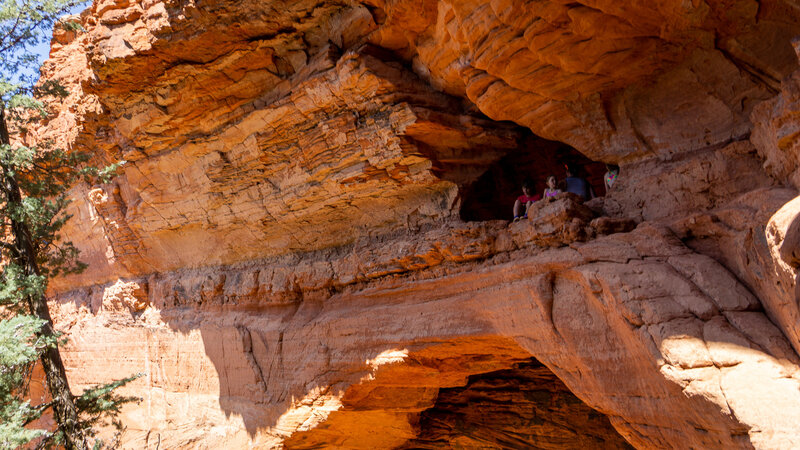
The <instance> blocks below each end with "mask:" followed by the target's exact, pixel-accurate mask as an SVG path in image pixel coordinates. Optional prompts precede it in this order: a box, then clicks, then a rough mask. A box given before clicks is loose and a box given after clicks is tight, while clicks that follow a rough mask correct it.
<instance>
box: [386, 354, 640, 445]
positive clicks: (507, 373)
mask: <svg viewBox="0 0 800 450" xmlns="http://www.w3.org/2000/svg"><path fill="white" fill-rule="evenodd" d="M417 429H418V434H417V437H416V438H415V439H412V440H410V441H408V442H406V444H405V445H403V446H402V447H401V448H404V449H412V448H413V449H434V448H575V449H578V448H607V449H612V448H613V449H620V448H633V447H631V445H630V444H628V442H626V441H625V439H624V438H623V437H622V436H621V435H620V434H619V433H618V432H617V430H616V429H615V428H614V427H613V426H612V425H611V422H610V421H609V419H608V417H607V416H605V415H604V414H602V413H600V412H598V411H596V410H594V409H592V408H590V407H589V406H588V405H586V404H585V403H583V402H582V401H581V400H580V399H579V398H578V397H576V396H575V394H573V393H572V392H570V390H569V389H568V388H567V386H566V385H564V383H563V382H562V381H561V380H560V379H558V377H556V376H555V374H554V373H553V372H551V371H550V370H549V369H548V368H547V367H545V366H544V365H543V364H542V363H540V362H538V361H537V360H536V359H533V358H531V359H530V360H528V361H526V362H522V363H518V364H515V365H514V367H513V368H511V369H506V370H498V371H495V372H489V373H483V374H479V375H472V376H470V377H469V379H468V382H467V385H466V386H463V387H455V388H446V389H440V390H439V395H438V397H437V399H436V403H435V404H434V405H433V407H431V408H429V409H427V410H424V411H422V413H421V414H420V416H419V422H418V424H417Z"/></svg>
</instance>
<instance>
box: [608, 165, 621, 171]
mask: <svg viewBox="0 0 800 450" xmlns="http://www.w3.org/2000/svg"><path fill="white" fill-rule="evenodd" d="M606 170H607V171H609V172H614V173H619V166H618V165H616V164H606Z"/></svg>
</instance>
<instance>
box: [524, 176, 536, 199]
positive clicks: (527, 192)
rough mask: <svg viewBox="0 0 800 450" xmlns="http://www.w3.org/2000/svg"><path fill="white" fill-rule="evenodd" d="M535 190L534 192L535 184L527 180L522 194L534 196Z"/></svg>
mask: <svg viewBox="0 0 800 450" xmlns="http://www.w3.org/2000/svg"><path fill="white" fill-rule="evenodd" d="M533 190H534V183H533V181H532V180H525V182H524V183H522V193H523V194H525V195H527V196H531V195H533Z"/></svg>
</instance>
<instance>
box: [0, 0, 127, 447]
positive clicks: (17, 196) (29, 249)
mask: <svg viewBox="0 0 800 450" xmlns="http://www.w3.org/2000/svg"><path fill="white" fill-rule="evenodd" d="M79 3H81V2H75V1H69V0H47V1H24V0H23V1H18V0H3V1H2V3H1V4H0V54H1V55H2V59H1V60H0V69H2V72H0V73H1V74H2V75H0V265H1V266H2V274H0V448H15V447H17V446H20V445H24V444H26V443H28V442H31V441H32V440H34V439H37V438H38V439H39V441H38V442H37V446H41V447H50V446H63V447H65V448H67V449H84V448H88V445H89V444H90V441H91V440H92V438H93V437H94V436H95V434H94V431H93V427H94V426H95V425H97V424H98V422H100V421H102V420H106V419H108V420H110V421H111V422H112V423H114V424H115V425H117V426H118V427H121V424H119V422H117V421H116V419H115V415H116V413H117V412H118V411H119V407H120V405H121V404H124V403H126V402H129V401H132V400H134V399H131V398H125V397H120V396H118V395H116V394H115V393H114V389H115V388H117V387H118V386H120V385H122V384H124V383H127V382H128V381H130V380H131V379H133V378H129V379H125V380H120V381H117V382H114V383H111V384H108V385H104V386H99V387H96V388H94V389H90V390H88V391H86V392H84V394H83V395H81V396H79V397H75V396H73V394H72V392H71V391H70V388H69V382H68V380H67V376H66V372H65V370H64V365H63V363H62V361H61V355H60V353H59V349H58V345H59V344H60V341H61V339H62V338H61V337H60V336H59V334H58V333H57V332H56V331H55V330H54V328H53V322H52V319H51V317H50V312H49V310H48V307H47V300H46V298H45V292H46V289H47V282H48V279H49V278H51V277H54V276H58V275H65V274H70V273H76V272H80V271H81V270H83V268H84V265H83V264H82V263H80V262H79V261H78V260H77V256H78V251H77V249H76V248H75V247H74V246H73V245H72V244H71V243H70V242H66V241H64V240H63V239H61V236H60V235H59V230H60V229H61V228H62V226H63V225H64V223H65V222H66V221H67V220H69V216H68V215H66V214H65V212H64V211H65V208H66V207H67V205H68V204H69V198H68V197H67V195H66V192H67V190H68V189H69V187H70V186H71V185H72V184H73V183H75V182H76V181H78V180H80V179H82V180H85V181H98V180H100V181H102V180H103V179H104V178H107V177H108V176H109V175H110V174H112V173H113V172H114V170H115V169H116V167H115V166H112V167H109V168H106V169H104V170H98V169H95V168H92V167H89V166H86V164H85V163H86V161H87V159H88V158H87V156H86V155H85V154H81V153H77V152H65V151H62V150H60V149H55V148H52V146H51V145H49V144H48V143H40V144H39V145H38V146H36V147H32V146H26V145H23V144H22V140H21V136H22V135H24V133H25V131H26V128H27V127H28V126H29V125H30V124H31V123H32V122H34V121H36V120H41V119H42V118H44V117H45V116H46V113H45V108H44V107H43V104H42V103H41V102H40V99H42V98H43V97H46V96H55V97H59V96H64V95H65V94H66V92H65V90H64V89H63V88H62V87H61V86H60V85H59V83H58V82H57V81H55V80H50V81H46V82H43V83H40V84H34V82H33V79H34V78H35V75H34V73H33V71H31V70H30V69H31V68H33V67H35V66H36V63H37V62H36V56H35V55H34V54H32V53H31V48H32V47H33V46H35V45H36V44H37V43H39V42H42V41H43V40H44V39H46V37H47V34H48V33H47V32H48V31H49V30H50V29H52V26H53V24H54V23H55V21H56V19H57V17H58V16H59V15H61V14H63V13H64V12H66V11H67V10H68V9H69V8H71V7H74V6H76V5H77V4H79ZM62 26H70V25H68V24H66V25H62ZM73 28H74V26H73ZM37 361H38V362H40V363H41V366H42V368H43V369H44V373H45V376H46V379H47V388H48V391H49V394H50V397H51V401H49V402H48V403H45V404H43V405H36V406H33V405H31V404H30V403H29V402H28V401H27V400H26V398H25V396H26V392H27V388H28V383H29V382H30V377H31V372H32V369H33V366H34V364H35V363H36V362H37ZM48 409H49V410H51V411H52V414H53V416H54V417H55V419H56V423H57V425H58V426H57V429H56V430H53V431H47V430H34V429H28V428H27V426H29V425H30V424H31V422H33V421H35V420H36V419H38V418H39V417H41V415H42V414H43V413H44V412H46V411H47V410H48ZM98 444H99V442H97V441H96V442H95V447H97V446H98Z"/></svg>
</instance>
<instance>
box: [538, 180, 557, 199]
mask: <svg viewBox="0 0 800 450" xmlns="http://www.w3.org/2000/svg"><path fill="white" fill-rule="evenodd" d="M560 193H561V189H558V180H556V176H555V175H550V176H549V177H547V187H546V188H544V192H543V193H542V197H543V198H547V197H555V196H556V195H558V194H560Z"/></svg>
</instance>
